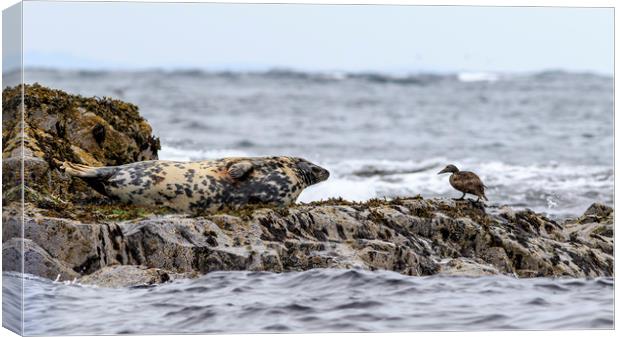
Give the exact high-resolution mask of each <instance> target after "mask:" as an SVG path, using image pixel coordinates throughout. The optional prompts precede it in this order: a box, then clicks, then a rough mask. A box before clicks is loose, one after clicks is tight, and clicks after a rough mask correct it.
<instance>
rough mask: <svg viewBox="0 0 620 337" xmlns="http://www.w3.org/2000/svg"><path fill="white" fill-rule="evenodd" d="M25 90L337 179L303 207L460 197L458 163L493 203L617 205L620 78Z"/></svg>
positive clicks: (156, 77)
mask: <svg viewBox="0 0 620 337" xmlns="http://www.w3.org/2000/svg"><path fill="white" fill-rule="evenodd" d="M24 76H25V81H26V82H27V83H33V82H39V83H41V84H44V85H47V86H51V87H54V88H60V89H63V90H66V91H68V92H71V93H78V94H82V95H86V96H99V97H102V96H109V97H114V98H119V99H122V100H126V101H129V102H132V103H135V104H137V105H138V106H139V108H140V111H141V114H142V115H143V116H144V117H145V118H147V119H148V120H149V122H150V123H151V125H152V126H153V129H154V133H155V135H157V136H159V137H160V138H161V141H162V146H163V149H162V151H161V152H160V159H176V160H190V159H191V160H200V159H206V158H216V157H223V156H259V155H295V156H302V157H305V158H306V159H309V160H311V161H313V162H316V163H318V164H320V165H322V166H324V167H326V168H327V169H329V170H330V172H331V173H332V175H331V178H330V179H329V180H328V181H326V182H324V183H322V184H319V185H316V186H312V187H310V188H308V189H307V190H306V191H304V193H303V194H302V195H301V196H300V199H299V200H300V201H302V202H308V201H314V200H321V199H326V198H330V197H343V198H346V199H350V200H357V201H361V200H367V199H370V198H382V197H388V198H390V197H395V196H411V195H416V194H421V195H422V196H425V197H436V196H444V197H459V196H460V193H458V192H456V191H454V190H452V188H451V187H450V185H449V183H448V181H447V180H448V177H447V176H445V175H444V176H437V174H436V173H437V172H438V171H439V170H441V169H442V168H443V167H444V166H445V165H447V164H450V163H453V164H456V165H457V166H458V167H459V168H461V169H463V170H471V171H474V172H476V173H478V174H479V175H480V176H481V178H482V179H483V181H484V182H485V184H486V185H487V186H488V191H487V196H488V197H489V199H490V202H491V203H492V204H502V205H504V204H505V205H511V206H514V207H518V208H524V207H528V208H532V209H534V210H535V211H538V212H544V213H547V214H548V215H550V216H552V217H555V218H563V217H567V216H576V215H579V214H581V213H583V211H585V210H586V209H587V207H588V206H589V205H590V204H591V203H593V202H603V203H606V204H611V203H612V201H613V175H614V172H613V79H612V78H611V77H605V76H598V75H592V74H570V73H562V72H542V73H535V74H528V75H506V74H475V73H469V74H467V73H464V74H456V75H424V74H421V75H408V76H402V75H401V76H396V75H386V74H376V73H366V74H347V73H303V72H294V71H285V70H273V71H268V72H263V73H232V72H219V73H210V72H203V71H199V70H187V71H167V72H166V71H156V70H153V71H140V72H97V71H54V70H35V69H31V70H27V71H26V72H25V74H24Z"/></svg>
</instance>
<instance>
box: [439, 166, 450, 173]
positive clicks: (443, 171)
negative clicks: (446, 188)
mask: <svg viewBox="0 0 620 337" xmlns="http://www.w3.org/2000/svg"><path fill="white" fill-rule="evenodd" d="M447 172H448V168H447V167H446V168H445V169H443V170H441V171H439V173H437V174H442V173H447Z"/></svg>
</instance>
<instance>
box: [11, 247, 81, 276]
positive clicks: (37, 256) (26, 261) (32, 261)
mask: <svg viewBox="0 0 620 337" xmlns="http://www.w3.org/2000/svg"><path fill="white" fill-rule="evenodd" d="M22 252H23V255H22ZM22 256H23V268H24V272H25V273H28V274H32V275H38V276H42V277H46V278H49V279H52V280H58V281H71V280H73V279H75V278H77V277H78V276H79V274H78V273H76V272H75V271H73V270H72V269H71V268H70V267H69V265H67V264H66V263H64V262H62V261H60V260H59V259H55V258H53V257H52V256H50V254H48V253H47V252H46V251H45V250H44V249H43V248H41V247H40V246H38V245H37V244H36V243H34V242H33V241H32V240H27V239H18V238H13V239H11V240H9V241H7V242H4V243H3V244H2V271H16V272H21V271H22Z"/></svg>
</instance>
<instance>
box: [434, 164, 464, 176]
mask: <svg viewBox="0 0 620 337" xmlns="http://www.w3.org/2000/svg"><path fill="white" fill-rule="evenodd" d="M458 171H459V169H458V168H456V166H454V165H452V164H450V165H448V166H446V167H445V168H444V169H443V170H441V171H439V173H437V174H442V173H457V172H458Z"/></svg>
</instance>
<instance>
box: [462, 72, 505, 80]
mask: <svg viewBox="0 0 620 337" xmlns="http://www.w3.org/2000/svg"><path fill="white" fill-rule="evenodd" d="M457 78H458V79H459V81H461V82H495V81H497V80H499V78H500V77H499V75H498V74H494V73H483V72H463V73H459V74H458V75H457Z"/></svg>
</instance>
